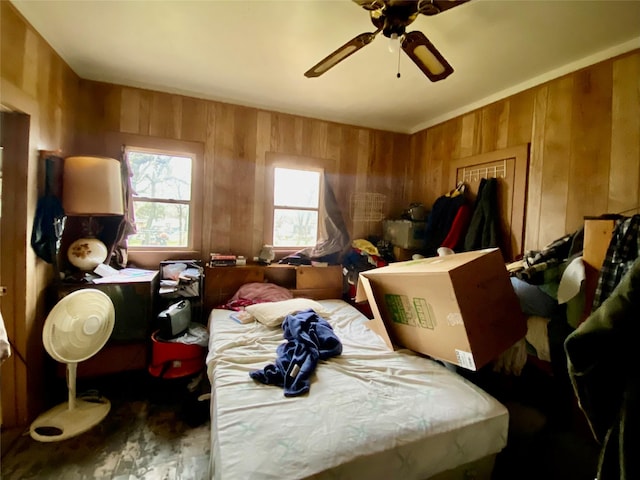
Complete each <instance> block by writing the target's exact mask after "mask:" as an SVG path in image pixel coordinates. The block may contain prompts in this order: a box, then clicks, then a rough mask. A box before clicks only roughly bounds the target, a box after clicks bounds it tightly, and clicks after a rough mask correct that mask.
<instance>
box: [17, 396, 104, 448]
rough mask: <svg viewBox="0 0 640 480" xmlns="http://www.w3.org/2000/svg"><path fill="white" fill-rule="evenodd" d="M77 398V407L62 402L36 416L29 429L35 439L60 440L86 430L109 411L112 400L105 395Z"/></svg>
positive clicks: (41, 440)
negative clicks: (70, 407)
mask: <svg viewBox="0 0 640 480" xmlns="http://www.w3.org/2000/svg"><path fill="white" fill-rule="evenodd" d="M89 398H90V399H82V398H77V399H76V400H75V408H72V409H69V403H68V402H65V403H61V404H60V405H57V406H55V407H53V408H52V409H51V410H48V411H47V412H45V413H43V414H42V415H40V416H39V417H38V418H36V419H35V420H34V421H33V423H32V424H31V427H30V429H29V434H30V435H31V438H33V439H34V440H38V441H40V442H58V441H60V440H66V439H68V438H71V437H75V436H76V435H80V434H81V433H84V432H86V431H87V430H89V429H90V428H91V427H93V426H95V425H97V424H98V423H100V422H101V421H102V420H103V419H104V418H105V417H106V416H107V414H108V413H109V410H110V409H111V402H109V400H108V399H106V398H104V397H89Z"/></svg>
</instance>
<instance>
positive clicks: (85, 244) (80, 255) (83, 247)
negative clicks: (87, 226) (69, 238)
mask: <svg viewBox="0 0 640 480" xmlns="http://www.w3.org/2000/svg"><path fill="white" fill-rule="evenodd" d="M108 254H109V251H108V250H107V246H106V245H105V244H104V243H102V242H101V241H100V240H98V239H97V238H94V237H87V238H79V239H78V240H76V241H75V242H73V243H72V244H71V245H70V246H69V250H68V251H67V258H68V259H69V262H71V265H73V266H74V267H77V268H79V269H80V270H84V271H91V270H93V269H94V268H96V267H97V266H98V265H100V264H101V263H102V262H104V261H105V260H106V258H107V255H108Z"/></svg>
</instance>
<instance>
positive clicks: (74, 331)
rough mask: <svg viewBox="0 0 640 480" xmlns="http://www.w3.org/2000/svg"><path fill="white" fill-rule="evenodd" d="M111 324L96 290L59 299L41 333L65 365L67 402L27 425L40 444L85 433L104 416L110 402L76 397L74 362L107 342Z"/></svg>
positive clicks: (107, 302)
mask: <svg viewBox="0 0 640 480" xmlns="http://www.w3.org/2000/svg"><path fill="white" fill-rule="evenodd" d="M114 323H115V310H114V308H113V303H112V302H111V299H110V298H109V297H108V296H107V295H106V294H105V293H104V292H102V291H100V290H96V289H91V288H90V289H84V290H76V291H75V292H72V293H70V294H69V295H67V296H65V297H64V298H62V300H60V301H59V302H58V303H57V304H56V306H55V307H53V310H51V312H50V313H49V315H48V316H47V320H46V321H45V324H44V328H43V330H42V342H43V343H44V348H45V349H46V350H47V352H48V353H49V355H51V356H52V357H53V358H54V359H55V360H57V361H58V362H62V363H66V364H67V388H68V389H69V401H68V402H65V403H62V404H60V405H57V406H55V407H53V408H52V409H51V410H49V411H47V412H45V413H43V414H42V415H40V416H39V417H38V418H36V419H35V421H34V422H33V423H32V424H31V428H30V434H31V437H32V438H34V439H35V440H39V441H41V442H55V441H59V440H66V439H67V438H70V437H73V436H75V435H79V434H81V433H83V432H86V431H87V430H89V429H90V428H91V427H93V426H94V425H97V424H98V423H100V422H101V421H102V419H103V418H104V417H106V416H107V414H108V413H109V410H110V408H111V403H110V402H109V400H107V399H106V398H104V397H99V396H93V397H84V398H76V372H77V368H78V363H79V362H82V361H84V360H86V359H87V358H89V357H92V356H93V355H95V354H96V353H98V352H99V351H100V349H101V348H102V347H103V346H104V344H105V343H107V340H109V337H110V336H111V332H112V331H113V325H114Z"/></svg>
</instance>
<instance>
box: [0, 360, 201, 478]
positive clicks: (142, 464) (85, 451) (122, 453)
mask: <svg viewBox="0 0 640 480" xmlns="http://www.w3.org/2000/svg"><path fill="white" fill-rule="evenodd" d="M172 382H173V383H172ZM82 383H86V385H87V386H91V385H90V384H91V382H82ZM97 386H99V387H100V392H99V393H100V395H103V396H105V397H107V398H108V399H109V400H110V401H111V411H110V412H109V415H108V416H107V418H105V420H103V421H102V422H101V423H100V424H99V425H98V426H96V427H94V428H93V429H91V430H90V431H88V432H86V433H84V434H82V435H79V436H77V437H75V438H72V439H69V440H65V441H60V442H46V443H42V442H38V441H35V440H33V439H32V438H31V437H30V436H29V435H28V433H25V434H22V435H19V436H18V437H17V438H15V440H12V435H11V433H13V432H3V435H2V441H3V448H2V450H3V456H2V462H1V464H0V468H1V478H2V479H3V480H31V479H34V480H35V479H38V480H48V479H51V480H53V479H55V480H93V479H96V480H97V479H100V480H102V479H104V480H106V479H112V480H142V479H144V480H161V479H162V480H165V479H166V480H176V479H179V480H200V479H205V478H207V475H208V465H209V443H210V442H209V430H210V427H209V417H208V408H209V407H208V402H198V401H197V398H196V397H197V393H198V392H197V391H196V392H193V393H192V392H190V391H189V389H188V384H187V382H186V381H182V382H178V381H168V382H165V383H162V382H160V381H158V380H157V379H151V378H149V377H148V375H147V376H145V374H144V372H141V373H140V374H124V375H121V376H113V377H112V378H107V379H102V380H101V382H99V385H97ZM78 387H79V388H78V393H79V394H80V393H81V392H82V390H81V385H80V383H79V385H78ZM14 437H15V435H14ZM5 442H11V445H6V444H5Z"/></svg>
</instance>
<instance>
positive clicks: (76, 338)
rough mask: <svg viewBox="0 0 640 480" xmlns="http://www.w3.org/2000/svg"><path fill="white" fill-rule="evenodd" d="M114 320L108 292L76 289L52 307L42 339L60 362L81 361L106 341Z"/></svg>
mask: <svg viewBox="0 0 640 480" xmlns="http://www.w3.org/2000/svg"><path fill="white" fill-rule="evenodd" d="M114 324H115V311H114V308H113V303H112V302H111V299H110V298H109V297H108V296H107V294H105V293H104V292H102V291H100V290H96V289H84V290H77V291H75V292H72V293H70V294H69V295H67V296H66V297H64V298H63V299H62V300H60V302H58V304H57V305H56V306H55V307H54V308H53V310H51V313H49V316H48V317H47V320H46V322H45V326H44V329H43V331H42V341H43V343H44V346H45V349H46V350H47V352H48V353H49V355H51V356H52V357H53V358H54V359H56V360H58V361H59V362H65V363H70V362H81V361H83V360H86V359H87V358H89V357H91V356H93V355H94V354H95V353H97V352H98V351H99V350H100V349H101V348H102V347H103V346H104V345H105V343H107V340H109V337H110V336H111V332H112V331H113V326H114Z"/></svg>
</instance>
